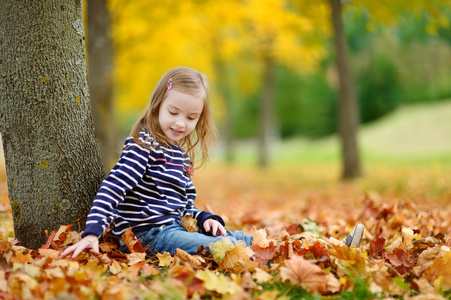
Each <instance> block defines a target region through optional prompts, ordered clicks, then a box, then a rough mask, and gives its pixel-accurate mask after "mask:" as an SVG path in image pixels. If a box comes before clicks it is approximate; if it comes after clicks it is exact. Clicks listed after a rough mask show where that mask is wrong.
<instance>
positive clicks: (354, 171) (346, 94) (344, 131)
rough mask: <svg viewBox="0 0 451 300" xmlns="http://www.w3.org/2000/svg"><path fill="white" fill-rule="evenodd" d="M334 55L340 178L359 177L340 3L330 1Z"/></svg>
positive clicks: (356, 112) (355, 105) (351, 87)
mask: <svg viewBox="0 0 451 300" xmlns="http://www.w3.org/2000/svg"><path fill="white" fill-rule="evenodd" d="M330 6H331V8H332V16H331V17H332V25H333V29H334V36H335V39H334V40H335V52H336V62H337V70H338V80H339V92H340V97H339V102H338V122H339V124H338V126H339V134H340V139H341V145H342V163H343V173H342V179H343V180H347V179H353V178H356V177H359V176H361V169H360V155H359V149H358V143H357V135H358V127H359V109H358V102H357V96H356V93H355V90H354V82H353V79H352V75H351V71H350V69H349V62H348V54H347V47H346V41H345V36H344V30H343V21H342V11H341V1H340V0H330Z"/></svg>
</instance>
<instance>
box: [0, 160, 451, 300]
mask: <svg viewBox="0 0 451 300" xmlns="http://www.w3.org/2000/svg"><path fill="white" fill-rule="evenodd" d="M334 174H337V172H336V170H334V169H333V168H331V167H330V166H323V167H322V166H318V165H317V166H310V167H309V166H305V165H304V166H301V165H300V166H298V167H296V166H294V165H290V166H285V167H278V168H277V167H275V168H270V169H267V170H256V169H253V168H251V167H243V166H240V167H238V166H222V165H216V166H209V167H207V169H206V170H205V171H203V172H200V173H197V174H196V175H195V176H194V178H193V180H194V182H195V185H196V187H197V191H198V200H197V206H198V207H199V208H202V209H206V210H209V211H212V212H214V213H216V214H219V215H221V216H222V217H223V218H224V220H225V221H226V224H227V229H230V230H235V229H240V230H244V231H246V232H248V233H249V234H253V235H254V242H253V245H252V247H246V246H245V245H244V244H236V245H233V244H232V243H231V242H230V241H228V240H227V239H224V240H222V241H220V242H217V243H215V244H211V245H209V250H207V249H205V248H200V249H199V251H198V253H197V254H196V255H190V254H188V253H186V252H184V251H181V250H179V251H177V253H176V254H175V255H173V256H171V255H169V254H168V253H162V254H152V255H149V254H146V249H145V248H143V247H142V245H141V244H140V242H139V241H137V240H136V238H135V237H134V236H133V234H132V233H131V231H128V232H126V233H125V234H124V236H123V240H124V241H125V242H126V244H127V247H128V248H129V250H130V252H131V253H129V254H126V253H123V252H121V251H119V249H118V246H117V244H116V242H115V240H114V239H113V238H111V236H110V235H109V234H108V233H106V234H105V235H104V236H103V240H102V242H101V244H100V248H101V253H100V254H95V253H92V252H85V253H82V254H80V255H79V256H78V257H77V258H76V259H72V258H66V259H60V258H59V256H60V254H61V252H62V251H63V250H64V249H65V248H67V247H68V246H70V245H72V244H73V243H75V242H77V241H78V240H79V239H80V233H79V232H77V231H75V230H74V229H75V228H77V227H78V226H77V224H74V225H71V224H68V225H65V226H61V228H60V229H59V230H58V231H56V232H51V233H49V235H48V240H47V242H46V243H45V244H44V245H42V247H41V248H40V249H39V250H30V249H26V248H24V247H22V246H20V243H19V241H17V240H16V239H14V235H13V229H12V221H11V209H10V207H9V205H8V202H9V200H8V199H7V191H6V184H5V183H4V182H3V183H2V184H1V190H0V197H1V202H0V217H1V222H2V223H1V226H0V265H1V268H0V298H2V299H3V298H4V299H43V298H44V299H52V298H58V299H77V298H83V299H84V298H89V299H97V298H98V299H185V298H194V299H209V298H225V299H230V298H233V299H301V298H305V299H374V298H380V299H390V298H392V299H397V298H402V299H441V298H449V297H450V295H451V251H450V247H451V231H450V214H451V205H450V204H451V192H450V191H448V190H447V184H448V182H449V179H450V178H449V177H450V175H449V174H450V172H449V170H447V169H446V168H443V167H437V166H436V167H433V168H431V167H430V166H427V167H422V169H421V170H420V171H419V170H418V169H415V168H404V169H403V168H395V169H390V168H374V169H373V170H372V171H371V172H369V173H368V174H366V176H365V179H362V180H358V181H355V182H352V183H349V182H348V183H338V182H337V180H336V175H334ZM184 222H185V224H186V226H185V227H186V228H187V229H188V230H195V229H196V224H195V222H193V220H192V219H190V218H187V219H185V220H184ZM356 223H363V224H364V225H365V227H366V229H367V230H366V232H365V234H364V239H363V243H362V245H361V247H360V248H348V247H346V246H345V245H344V244H343V243H342V242H341V241H340V240H341V239H342V238H343V237H345V236H346V235H347V234H348V233H349V232H350V231H351V230H352V228H353V227H354V225H355V224H356Z"/></svg>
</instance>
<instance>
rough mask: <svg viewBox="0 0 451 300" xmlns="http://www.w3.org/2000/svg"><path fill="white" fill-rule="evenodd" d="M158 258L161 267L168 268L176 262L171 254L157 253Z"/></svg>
mask: <svg viewBox="0 0 451 300" xmlns="http://www.w3.org/2000/svg"><path fill="white" fill-rule="evenodd" d="M157 258H158V260H159V261H160V263H159V264H158V265H159V266H160V267H168V266H169V265H171V264H172V262H173V261H174V258H173V257H172V255H171V254H170V253H169V252H166V251H165V252H163V253H157Z"/></svg>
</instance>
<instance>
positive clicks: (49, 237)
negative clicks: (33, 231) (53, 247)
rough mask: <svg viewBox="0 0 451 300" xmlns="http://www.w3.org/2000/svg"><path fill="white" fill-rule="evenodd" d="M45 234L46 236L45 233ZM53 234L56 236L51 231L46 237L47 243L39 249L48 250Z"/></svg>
mask: <svg viewBox="0 0 451 300" xmlns="http://www.w3.org/2000/svg"><path fill="white" fill-rule="evenodd" d="M45 233H46V234H47V231H46V232H45ZM55 234H56V232H55V231H52V233H51V234H50V235H47V243H45V245H42V246H41V249H48V248H49V247H50V244H52V242H53V238H54V237H55Z"/></svg>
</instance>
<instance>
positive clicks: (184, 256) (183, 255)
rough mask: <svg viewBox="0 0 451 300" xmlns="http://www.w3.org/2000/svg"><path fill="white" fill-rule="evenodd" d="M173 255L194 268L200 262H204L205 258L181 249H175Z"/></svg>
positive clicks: (198, 266) (197, 266) (199, 264)
mask: <svg viewBox="0 0 451 300" xmlns="http://www.w3.org/2000/svg"><path fill="white" fill-rule="evenodd" d="M174 256H177V257H179V258H180V259H181V260H182V261H184V262H187V263H189V264H190V265H191V266H192V267H193V268H195V269H199V268H200V267H201V266H202V264H203V263H205V260H204V259H203V258H202V257H201V256H199V255H191V254H189V253H188V252H186V251H184V250H182V249H177V250H176V252H175V255H174Z"/></svg>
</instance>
